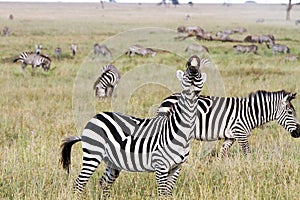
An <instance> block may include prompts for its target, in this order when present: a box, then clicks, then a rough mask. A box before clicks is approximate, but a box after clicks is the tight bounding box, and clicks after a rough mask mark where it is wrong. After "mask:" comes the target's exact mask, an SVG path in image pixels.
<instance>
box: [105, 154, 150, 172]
mask: <svg viewBox="0 0 300 200" xmlns="http://www.w3.org/2000/svg"><path fill="white" fill-rule="evenodd" d="M150 158H151V154H142V153H132V152H125V151H124V150H121V149H115V150H113V149H106V153H105V155H104V158H103V160H104V162H105V163H106V164H107V165H111V166H113V167H114V168H117V169H121V170H125V171H131V172H153V171H154V169H153V168H152V166H151V160H150Z"/></svg>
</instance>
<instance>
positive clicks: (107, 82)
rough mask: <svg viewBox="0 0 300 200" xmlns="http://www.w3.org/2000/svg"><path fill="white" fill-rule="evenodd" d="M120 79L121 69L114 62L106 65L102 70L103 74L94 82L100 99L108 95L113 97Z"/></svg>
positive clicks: (96, 93)
mask: <svg viewBox="0 0 300 200" xmlns="http://www.w3.org/2000/svg"><path fill="white" fill-rule="evenodd" d="M120 80H121V75H120V72H119V70H118V69H117V68H116V67H115V66H114V65H112V64H108V65H105V66H104V67H103V68H102V70H101V75H100V76H99V77H98V79H97V80H96V81H95V83H94V87H93V88H94V90H95V95H96V96H98V97H99V99H100V100H101V99H102V98H103V97H106V96H108V97H111V96H112V93H113V91H114V89H115V88H116V87H117V85H118V84H119V82H120Z"/></svg>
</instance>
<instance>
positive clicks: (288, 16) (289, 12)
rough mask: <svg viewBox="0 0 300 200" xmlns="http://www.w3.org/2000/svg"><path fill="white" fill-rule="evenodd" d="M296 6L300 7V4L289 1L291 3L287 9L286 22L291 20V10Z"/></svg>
mask: <svg viewBox="0 0 300 200" xmlns="http://www.w3.org/2000/svg"><path fill="white" fill-rule="evenodd" d="M295 5H300V2H298V3H292V0H289V3H288V5H287V7H286V20H291V10H292V8H293V6H295Z"/></svg>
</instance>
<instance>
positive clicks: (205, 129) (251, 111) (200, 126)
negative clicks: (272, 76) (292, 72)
mask: <svg viewBox="0 0 300 200" xmlns="http://www.w3.org/2000/svg"><path fill="white" fill-rule="evenodd" d="M295 96H296V93H290V92H286V91H284V90H281V91H275V92H268V91H263V90H259V91H257V92H254V93H250V94H249V95H248V97H214V96H202V95H200V96H199V97H198V106H197V117H196V121H195V123H196V129H195V132H194V138H195V139H197V140H201V141H215V140H224V142H223V144H222V147H221V149H220V154H221V156H227V154H228V150H229V148H230V147H231V146H232V145H233V143H234V142H235V141H237V142H238V143H239V145H240V146H241V148H242V150H243V152H244V154H249V153H250V147H249V143H248V137H249V136H250V134H251V131H252V130H253V129H254V128H256V127H259V126H261V125H263V124H265V123H268V122H270V121H274V120H275V121H277V122H278V124H280V125H281V126H282V127H283V128H285V129H286V130H287V131H288V132H289V133H290V134H291V136H292V137H294V138H299V137H300V124H299V120H298V119H297V116H296V111H295V108H294V106H293V105H292V102H291V101H292V100H293V99H294V98H295ZM177 98H178V94H177V93H175V94H173V95H171V96H169V97H167V98H166V99H164V100H163V101H162V103H161V105H160V106H159V109H158V115H168V112H169V110H170V109H171V108H172V107H173V106H174V105H175V104H176V103H177Z"/></svg>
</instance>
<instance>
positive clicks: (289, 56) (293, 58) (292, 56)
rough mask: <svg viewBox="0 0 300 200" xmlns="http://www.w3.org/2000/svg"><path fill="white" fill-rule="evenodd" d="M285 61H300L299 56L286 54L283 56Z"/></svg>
mask: <svg viewBox="0 0 300 200" xmlns="http://www.w3.org/2000/svg"><path fill="white" fill-rule="evenodd" d="M285 60H287V61H296V60H300V55H295V54H288V55H286V56H285Z"/></svg>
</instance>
